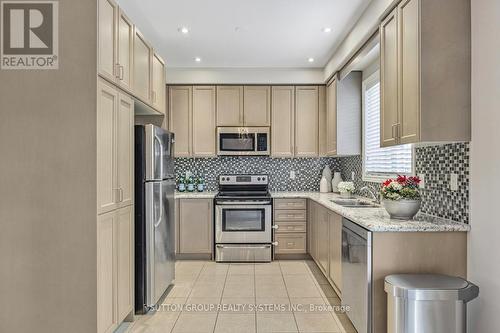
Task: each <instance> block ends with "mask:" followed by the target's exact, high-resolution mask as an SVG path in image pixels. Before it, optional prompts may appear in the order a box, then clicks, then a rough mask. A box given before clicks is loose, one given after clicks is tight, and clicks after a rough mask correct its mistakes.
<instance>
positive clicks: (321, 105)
mask: <svg viewBox="0 0 500 333" xmlns="http://www.w3.org/2000/svg"><path fill="white" fill-rule="evenodd" d="M326 102H327V101H326V86H318V153H319V156H320V157H324V156H327V154H326V134H327V133H326V130H327V124H326V116H327V115H326V112H327V109H326Z"/></svg>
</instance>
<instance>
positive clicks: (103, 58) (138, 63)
mask: <svg viewBox="0 0 500 333" xmlns="http://www.w3.org/2000/svg"><path fill="white" fill-rule="evenodd" d="M98 39H99V48H98V72H99V75H100V76H101V77H102V78H104V79H106V80H107V81H109V82H111V83H113V84H114V85H116V86H117V87H119V88H121V89H122V90H124V91H126V92H127V93H130V94H131V95H133V96H134V97H136V98H138V99H140V100H141V101H142V102H143V103H145V104H147V105H149V106H151V107H152V108H154V109H156V110H157V111H159V112H161V113H165V108H166V86H165V84H166V79H165V62H164V61H163V59H162V58H161V57H160V56H159V55H158V54H157V53H155V52H154V50H153V48H152V47H151V46H150V44H149V43H148V42H147V41H146V39H145V38H144V36H143V35H142V34H141V33H140V32H139V30H138V29H137V27H136V26H135V25H134V24H133V22H132V21H131V20H130V19H129V18H128V17H127V15H126V14H125V12H124V11H123V10H121V8H119V7H118V5H117V4H116V2H115V1H114V0H99V26H98Z"/></svg>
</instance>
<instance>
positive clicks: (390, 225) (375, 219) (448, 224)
mask: <svg viewBox="0 0 500 333" xmlns="http://www.w3.org/2000/svg"><path fill="white" fill-rule="evenodd" d="M216 194H217V192H175V198H176V199H181V198H183V199H197V198H199V199H201V198H209V199H211V198H214V197H215V195H216ZM271 196H272V197H273V198H306V199H311V200H313V201H315V202H317V203H319V204H320V205H322V206H324V207H326V208H328V209H330V210H332V211H334V212H335V213H338V214H340V215H342V216H344V217H345V218H347V219H349V220H351V221H353V222H354V223H357V224H359V225H360V226H362V227H364V228H366V229H368V230H370V231H374V232H446V231H458V232H467V231H470V225H468V224H466V223H462V222H456V221H452V220H448V219H444V218H440V217H436V216H432V215H428V214H424V213H419V214H417V216H416V217H415V218H414V219H413V220H411V221H402V220H394V219H391V218H390V217H389V214H387V212H386V211H385V209H384V208H383V207H374V208H349V207H343V206H340V205H338V204H336V203H334V202H332V201H331V200H334V199H341V197H340V195H339V194H336V193H319V192H276V191H273V192H271ZM360 199H361V200H365V201H369V200H368V199H366V198H362V197H360Z"/></svg>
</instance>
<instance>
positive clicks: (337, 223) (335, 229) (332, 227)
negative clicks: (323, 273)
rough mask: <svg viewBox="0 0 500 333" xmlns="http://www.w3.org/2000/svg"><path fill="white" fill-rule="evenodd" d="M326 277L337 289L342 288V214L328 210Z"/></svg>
mask: <svg viewBox="0 0 500 333" xmlns="http://www.w3.org/2000/svg"><path fill="white" fill-rule="evenodd" d="M328 228H329V231H328V236H329V241H328V244H329V251H328V267H329V270H328V278H329V279H330V281H331V282H333V284H334V285H335V286H334V287H336V288H337V291H341V290H342V216H341V215H339V214H337V213H334V212H331V211H330V212H329V214H328Z"/></svg>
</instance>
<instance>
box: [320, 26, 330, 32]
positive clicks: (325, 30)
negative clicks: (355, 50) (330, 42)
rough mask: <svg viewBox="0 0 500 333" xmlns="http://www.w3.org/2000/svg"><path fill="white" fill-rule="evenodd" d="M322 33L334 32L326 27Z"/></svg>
mask: <svg viewBox="0 0 500 333" xmlns="http://www.w3.org/2000/svg"><path fill="white" fill-rule="evenodd" d="M322 31H323V32H324V33H329V32H331V31H332V28H328V27H325V28H323V29H322Z"/></svg>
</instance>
